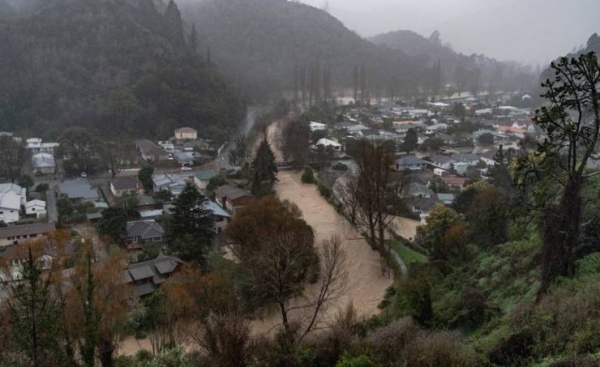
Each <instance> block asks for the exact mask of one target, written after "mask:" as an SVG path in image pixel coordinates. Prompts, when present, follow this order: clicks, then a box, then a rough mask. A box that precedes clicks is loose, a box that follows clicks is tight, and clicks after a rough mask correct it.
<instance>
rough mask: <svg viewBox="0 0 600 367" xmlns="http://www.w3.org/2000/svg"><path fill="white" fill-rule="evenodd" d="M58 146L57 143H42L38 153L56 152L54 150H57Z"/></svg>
mask: <svg viewBox="0 0 600 367" xmlns="http://www.w3.org/2000/svg"><path fill="white" fill-rule="evenodd" d="M59 146H60V144H59V143H42V145H41V146H40V153H47V154H52V155H54V154H56V151H57V150H58V147H59Z"/></svg>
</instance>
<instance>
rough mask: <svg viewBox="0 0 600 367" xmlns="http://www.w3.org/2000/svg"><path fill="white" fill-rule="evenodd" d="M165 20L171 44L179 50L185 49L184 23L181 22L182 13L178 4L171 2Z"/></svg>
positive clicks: (171, 0)
mask: <svg viewBox="0 0 600 367" xmlns="http://www.w3.org/2000/svg"><path fill="white" fill-rule="evenodd" d="M164 20H165V23H166V36H167V38H168V39H169V41H171V44H172V45H173V46H174V47H175V48H176V49H179V50H182V49H184V47H185V40H184V39H183V22H182V21H181V13H180V12H179V8H178V7H177V4H175V2H174V1H173V0H170V1H169V5H167V10H165V14H164Z"/></svg>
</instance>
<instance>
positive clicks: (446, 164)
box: [429, 154, 456, 170]
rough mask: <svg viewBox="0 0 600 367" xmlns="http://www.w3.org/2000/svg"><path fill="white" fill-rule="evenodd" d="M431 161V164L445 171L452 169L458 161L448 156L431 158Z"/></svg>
mask: <svg viewBox="0 0 600 367" xmlns="http://www.w3.org/2000/svg"><path fill="white" fill-rule="evenodd" d="M429 160H430V161H431V164H432V165H433V166H435V167H437V168H441V169H444V170H450V169H452V164H453V163H454V162H456V160H455V159H454V158H452V157H449V156H447V155H439V154H437V155H434V156H431V157H430V158H429Z"/></svg>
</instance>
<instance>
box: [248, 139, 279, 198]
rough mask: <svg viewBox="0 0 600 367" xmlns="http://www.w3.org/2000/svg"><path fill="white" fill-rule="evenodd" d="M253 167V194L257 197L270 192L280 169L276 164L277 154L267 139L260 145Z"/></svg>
mask: <svg viewBox="0 0 600 367" xmlns="http://www.w3.org/2000/svg"><path fill="white" fill-rule="evenodd" d="M252 169H253V170H254V174H253V178H252V194H253V195H254V196H256V197H261V196H265V195H268V194H270V193H271V191H272V190H273V184H274V183H275V181H276V180H277V177H276V175H277V172H278V170H277V165H276V164H275V155H274V154H273V151H272V150H271V146H270V145H269V143H268V142H267V141H266V140H263V141H262V142H261V143H260V145H259V146H258V150H257V151H256V156H255V157H254V160H253V161H252Z"/></svg>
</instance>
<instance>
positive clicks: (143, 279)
mask: <svg viewBox="0 0 600 367" xmlns="http://www.w3.org/2000/svg"><path fill="white" fill-rule="evenodd" d="M183 264H184V262H183V261H181V260H180V259H178V258H176V257H173V256H164V255H159V256H158V257H157V258H156V259H154V260H148V261H143V262H139V263H136V264H129V266H127V269H126V270H125V272H124V274H123V282H124V283H126V284H129V285H131V286H133V287H134V292H133V295H134V297H136V298H139V297H144V296H149V295H151V294H152V293H154V291H156V290H157V289H158V288H159V287H160V286H161V285H162V284H163V283H164V282H165V281H166V280H167V279H169V278H170V277H171V276H173V275H174V274H176V273H177V272H178V271H179V270H180V269H181V267H182V266H183Z"/></svg>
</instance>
